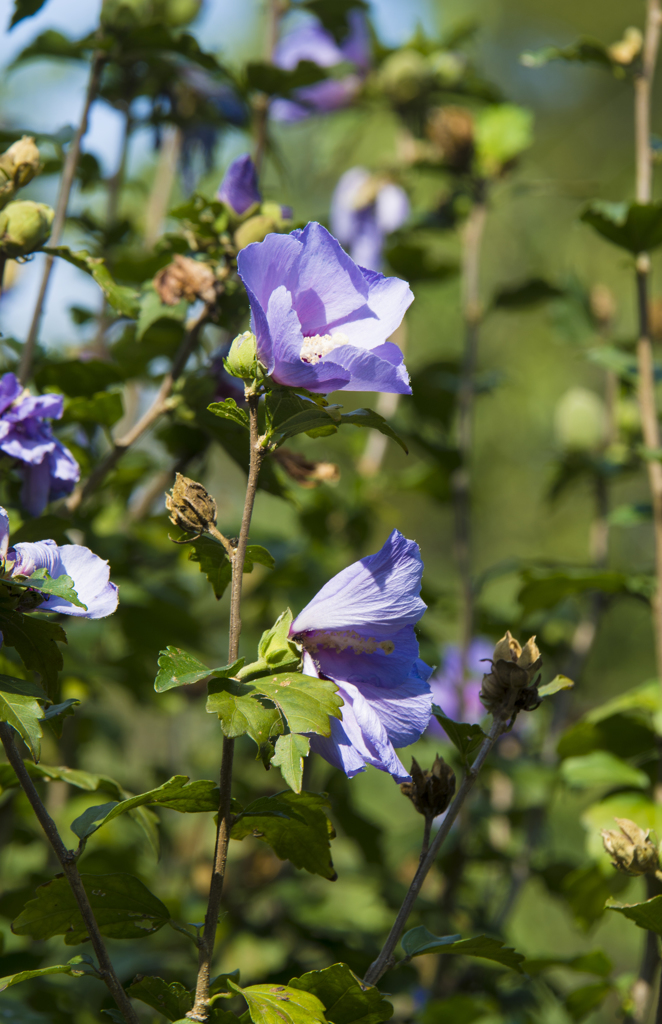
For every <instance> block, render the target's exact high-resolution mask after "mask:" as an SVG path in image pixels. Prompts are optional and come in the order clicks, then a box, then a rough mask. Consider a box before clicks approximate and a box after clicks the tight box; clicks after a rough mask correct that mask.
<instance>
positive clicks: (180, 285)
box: [152, 253, 221, 306]
mask: <svg viewBox="0 0 662 1024" xmlns="http://www.w3.org/2000/svg"><path fill="white" fill-rule="evenodd" d="M152 283H153V285H154V288H155V290H156V292H157V294H158V296H159V298H160V299H161V302H163V303H164V305H166V306H176V305H177V303H178V302H180V301H181V300H182V299H186V301H187V302H195V300H196V299H202V300H203V302H206V303H208V304H209V305H211V304H212V303H214V302H215V301H216V299H217V298H218V295H219V291H220V288H221V285H220V281H218V280H217V278H216V275H215V274H214V271H213V270H212V268H211V267H210V266H209V264H208V263H201V262H200V260H194V259H191V257H190V256H181V255H180V254H179V253H177V255H176V256H175V257H174V259H173V261H172V263H169V264H168V265H167V267H163V269H162V270H159V272H158V274H156V275H155V277H154V280H153V282H152Z"/></svg>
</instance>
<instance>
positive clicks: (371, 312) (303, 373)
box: [237, 223, 414, 395]
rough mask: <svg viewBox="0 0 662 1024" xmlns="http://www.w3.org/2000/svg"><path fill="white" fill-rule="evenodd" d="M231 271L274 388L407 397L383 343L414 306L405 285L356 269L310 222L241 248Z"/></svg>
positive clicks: (394, 358) (396, 358)
mask: <svg viewBox="0 0 662 1024" xmlns="http://www.w3.org/2000/svg"><path fill="white" fill-rule="evenodd" d="M237 265H238V268H239V276H240V277H241V279H242V281H243V282H244V285H245V286H246V291H247V292H248V298H249V301H250V305H251V323H252V329H253V332H254V333H255V336H256V338H257V353H258V358H259V359H260V361H261V362H262V363H263V364H264V365H265V366H266V368H267V372H268V373H269V374H270V376H271V377H272V378H273V379H274V380H275V381H276V382H277V383H278V384H284V385H287V386H289V387H297V388H307V390H308V391H314V392H316V393H319V394H327V393H328V392H329V391H384V392H392V393H396V394H401V395H410V394H411V388H410V387H409V376H408V374H407V371H406V369H405V366H404V363H403V356H402V352H401V351H400V349H399V348H398V346H397V345H394V344H393V342H390V341H387V340H386V339H387V338H388V337H390V335H391V334H392V333H393V331H394V330H395V329H396V327H398V326H399V324H400V323H401V321H402V318H403V316H404V314H405V311H406V310H407V308H408V306H409V305H410V304H411V302H412V301H413V299H414V296H413V295H412V293H411V290H410V288H409V285H408V284H407V282H406V281H401V280H400V279H399V278H395V277H384V275H383V274H378V273H376V272H374V271H372V270H364V269H363V268H362V267H359V266H357V265H356V263H354V262H353V260H352V259H351V258H350V257H349V256H348V255H347V253H346V252H345V251H344V250H343V249H342V248H341V246H340V245H339V244H338V242H337V241H336V239H335V238H334V237H333V235H330V234H329V232H328V231H327V230H326V228H323V227H322V226H321V225H320V224H316V223H311V224H307V225H306V227H305V228H304V229H303V230H299V229H297V230H296V231H292V232H291V233H290V234H289V235H278V234H270V235H267V237H266V238H265V240H264V241H263V242H253V243H252V244H251V245H247V246H246V248H245V249H242V250H241V252H240V253H239V256H238V258H237Z"/></svg>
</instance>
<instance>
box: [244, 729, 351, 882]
mask: <svg viewBox="0 0 662 1024" xmlns="http://www.w3.org/2000/svg"><path fill="white" fill-rule="evenodd" d="M281 738H282V737H279V739H281ZM300 738H301V739H304V738H305V737H300ZM274 763H275V762H274ZM328 808H329V802H328V800H327V798H326V796H325V795H324V794H322V793H305V792H304V793H296V794H295V793H291V792H290V791H289V790H285V792H283V793H277V794H276V795H275V796H263V797H259V798H258V799H257V800H254V801H253V803H251V804H249V805H248V807H246V808H245V810H243V811H241V813H240V814H238V815H237V816H236V817H235V819H234V823H233V825H232V832H231V833H230V834H231V837H232V839H245V838H246V836H254V837H255V838H257V839H262V840H263V842H265V843H267V844H268V845H269V846H270V847H271V849H272V850H273V851H274V853H275V854H276V856H277V857H279V858H280V859H281V860H289V861H290V863H291V864H294V866H295V867H296V868H304V869H305V870H306V871H309V872H310V873H311V874H313V875H321V876H322V877H323V878H329V879H331V880H335V879H336V878H337V875H336V872H335V869H334V867H333V862H332V860H331V852H330V840H331V839H333V838H334V836H335V832H334V829H333V826H332V824H331V822H330V821H329V819H328V817H327V814H326V811H327V810H328Z"/></svg>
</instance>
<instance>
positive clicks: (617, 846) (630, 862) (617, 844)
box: [600, 818, 660, 875]
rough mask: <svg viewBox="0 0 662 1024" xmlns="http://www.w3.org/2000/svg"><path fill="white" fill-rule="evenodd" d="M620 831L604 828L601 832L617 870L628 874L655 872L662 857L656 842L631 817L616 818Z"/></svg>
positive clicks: (647, 830) (648, 830)
mask: <svg viewBox="0 0 662 1024" xmlns="http://www.w3.org/2000/svg"><path fill="white" fill-rule="evenodd" d="M614 821H615V822H616V824H617V825H618V827H619V830H620V831H618V832H616V831H615V830H614V831H611V830H609V829H606V828H603V829H602V830H601V832H600V835H601V836H602V842H603V843H604V847H605V850H606V851H607V853H608V854H609V856H610V857H611V862H612V864H613V865H614V867H615V868H616V869H617V871H623V872H624V873H625V874H626V875H648V874H655V872H656V871H657V870H658V869H659V867H660V858H659V855H658V851H657V846H656V845H655V843H654V842H653V841H652V840H651V839H649V835H650V829H646V831H645V832H644V830H643V829H642V828H639V826H638V825H637V824H636V823H635V822H634V821H630V819H629V818H614Z"/></svg>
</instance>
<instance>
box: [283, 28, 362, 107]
mask: <svg viewBox="0 0 662 1024" xmlns="http://www.w3.org/2000/svg"><path fill="white" fill-rule="evenodd" d="M349 24H350V31H349V35H348V36H347V38H346V39H345V40H344V42H343V43H341V45H340V46H339V45H338V43H337V42H336V41H335V39H334V38H333V36H332V35H331V33H330V32H327V30H326V29H325V28H323V27H322V25H320V23H319V22H317V21H309V22H306V23H304V24H302V25H299V26H298V27H297V28H295V29H293V31H292V32H289V33H288V34H287V35H286V36H284V37H283V39H281V40H280V42H279V43H278V44H277V46H276V48H275V50H274V54H273V62H274V64H275V65H276V67H278V68H283V70H284V71H293V70H294V69H295V68H296V66H297V64H298V63H299V61H302V60H307V61H312V63H313V64H317V66H318V67H320V68H332V67H335V66H336V65H338V64H343V63H347V62H349V63H351V64H353V65H354V67H355V68H356V71H355V72H352V73H350V74H348V75H343V77H342V78H326V79H324V80H323V81H321V82H315V83H314V84H313V85H306V86H302V87H301V88H299V89H295V90H294V92H293V93H292V98H291V99H275V100H273V101H272V103H271V107H270V114H271V116H272V117H273V118H274V119H275V120H276V121H303V120H304V119H305V118H307V117H310V116H311V114H328V113H330V112H331V111H333V110H340V109H341V108H342V107H347V106H349V104H350V103H351V102H352V100H353V99H354V97H355V96H356V94H357V93H358V91H359V89H360V88H361V82H362V80H363V78H364V76H365V75H366V74H367V72H368V70H369V68H370V36H369V34H368V27H367V25H366V21H365V18H364V16H363V15H362V13H361V12H360V11H356V10H355V11H351V12H350V14H349Z"/></svg>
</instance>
